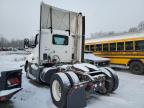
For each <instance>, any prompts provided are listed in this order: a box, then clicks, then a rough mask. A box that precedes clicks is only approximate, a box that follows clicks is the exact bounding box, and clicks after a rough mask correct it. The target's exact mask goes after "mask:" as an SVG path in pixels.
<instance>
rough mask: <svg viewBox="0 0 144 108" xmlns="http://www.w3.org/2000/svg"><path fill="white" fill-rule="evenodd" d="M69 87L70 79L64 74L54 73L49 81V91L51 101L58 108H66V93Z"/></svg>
mask: <svg viewBox="0 0 144 108" xmlns="http://www.w3.org/2000/svg"><path fill="white" fill-rule="evenodd" d="M69 87H70V81H69V79H68V77H67V76H66V74H64V73H57V74H54V75H53V76H52V78H51V82H50V92H51V97H52V100H53V103H54V104H55V105H56V106H57V107H58V108H66V103H67V93H68V90H69Z"/></svg>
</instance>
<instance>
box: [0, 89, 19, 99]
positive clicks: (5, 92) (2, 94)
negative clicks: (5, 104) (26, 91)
mask: <svg viewBox="0 0 144 108" xmlns="http://www.w3.org/2000/svg"><path fill="white" fill-rule="evenodd" d="M20 89H21V88H15V89H11V90H3V91H0V97H1V96H6V95H9V94H11V93H14V92H16V91H19V90H20Z"/></svg>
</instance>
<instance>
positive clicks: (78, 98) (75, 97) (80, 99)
mask: <svg viewBox="0 0 144 108" xmlns="http://www.w3.org/2000/svg"><path fill="white" fill-rule="evenodd" d="M86 104H87V103H86V97H85V87H83V86H82V87H78V88H74V87H73V88H72V89H71V90H70V91H69V93H68V96H67V108H84V107H86Z"/></svg>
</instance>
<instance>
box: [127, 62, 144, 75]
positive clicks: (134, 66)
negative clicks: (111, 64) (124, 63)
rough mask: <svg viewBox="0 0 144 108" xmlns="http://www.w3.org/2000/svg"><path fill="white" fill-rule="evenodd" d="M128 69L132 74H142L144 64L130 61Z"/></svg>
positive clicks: (143, 72)
mask: <svg viewBox="0 0 144 108" xmlns="http://www.w3.org/2000/svg"><path fill="white" fill-rule="evenodd" d="M129 68H130V71H131V72H132V73H133V74H138V75H141V74H144V64H143V63H141V62H139V61H132V62H131V63H130V65H129Z"/></svg>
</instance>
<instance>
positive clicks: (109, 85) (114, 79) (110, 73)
mask: <svg viewBox="0 0 144 108" xmlns="http://www.w3.org/2000/svg"><path fill="white" fill-rule="evenodd" d="M101 70H102V72H103V73H105V74H106V82H105V88H106V91H105V92H100V93H101V94H107V93H112V92H113V91H115V90H116V89H117V88H118V85H119V79H118V76H117V74H116V73H115V72H114V70H112V69H111V68H108V67H105V68H101Z"/></svg>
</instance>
